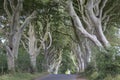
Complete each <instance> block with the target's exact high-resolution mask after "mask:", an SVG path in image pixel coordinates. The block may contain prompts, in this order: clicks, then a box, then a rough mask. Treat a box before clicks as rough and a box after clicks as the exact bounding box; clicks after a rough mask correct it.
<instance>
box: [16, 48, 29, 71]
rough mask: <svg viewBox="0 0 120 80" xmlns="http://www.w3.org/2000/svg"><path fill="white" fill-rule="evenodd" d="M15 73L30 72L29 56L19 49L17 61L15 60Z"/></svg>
mask: <svg viewBox="0 0 120 80" xmlns="http://www.w3.org/2000/svg"><path fill="white" fill-rule="evenodd" d="M16 67H17V71H24V72H28V71H30V58H29V54H28V53H27V52H26V51H25V50H24V49H23V48H20V49H19V54H18V60H17V66H16Z"/></svg>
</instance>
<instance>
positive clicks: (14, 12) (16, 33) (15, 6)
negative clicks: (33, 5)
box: [4, 0, 36, 72]
mask: <svg viewBox="0 0 120 80" xmlns="http://www.w3.org/2000/svg"><path fill="white" fill-rule="evenodd" d="M4 10H5V12H6V14H7V18H8V24H9V34H8V44H7V45H6V52H7V60H8V70H10V71H13V72H14V71H15V66H16V64H15V63H16V62H15V61H16V60H17V57H18V48H19V44H20V40H21V35H22V32H23V30H24V29H25V27H26V26H27V25H28V24H29V23H30V22H31V20H32V19H33V18H35V15H36V11H33V12H32V14H31V15H29V16H28V17H27V18H26V19H25V20H24V22H23V23H22V24H21V23H20V16H22V15H21V12H22V10H23V0H17V1H14V0H4Z"/></svg>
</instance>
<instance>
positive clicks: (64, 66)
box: [59, 48, 76, 73]
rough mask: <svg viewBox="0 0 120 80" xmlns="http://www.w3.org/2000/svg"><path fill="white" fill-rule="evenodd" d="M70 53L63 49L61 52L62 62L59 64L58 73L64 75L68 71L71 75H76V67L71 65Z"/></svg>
mask: <svg viewBox="0 0 120 80" xmlns="http://www.w3.org/2000/svg"><path fill="white" fill-rule="evenodd" d="M70 52H71V51H69V50H67V49H66V48H65V50H63V55H62V57H63V58H62V62H61V67H60V70H59V73H65V72H66V71H67V70H68V69H69V70H70V72H71V73H76V67H75V66H74V64H73V61H72V59H70Z"/></svg>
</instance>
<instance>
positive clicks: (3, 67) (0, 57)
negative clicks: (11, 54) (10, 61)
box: [0, 50, 7, 74]
mask: <svg viewBox="0 0 120 80" xmlns="http://www.w3.org/2000/svg"><path fill="white" fill-rule="evenodd" d="M5 72H7V59H6V54H5V53H4V51H3V50H1V52H0V73H1V74H3V73H5Z"/></svg>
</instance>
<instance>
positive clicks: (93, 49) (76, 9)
mask: <svg viewBox="0 0 120 80" xmlns="http://www.w3.org/2000/svg"><path fill="white" fill-rule="evenodd" d="M119 3H120V1H119V0H115V1H112V0H67V1H66V0H16V1H15V0H1V1H0V4H1V5H0V11H1V12H0V40H1V46H0V47H1V56H4V58H3V60H2V61H3V62H6V63H5V64H7V69H6V70H8V71H11V72H15V71H17V70H19V69H18V67H19V66H20V64H21V65H22V63H21V62H20V60H21V61H24V57H25V56H26V58H28V59H29V60H28V64H29V65H28V71H31V72H37V71H47V72H50V73H55V74H57V73H65V72H66V71H67V70H68V69H70V71H71V72H72V73H75V72H84V71H85V70H86V69H88V67H89V65H91V64H92V67H95V69H96V70H98V69H99V67H98V65H101V63H97V60H96V58H97V56H98V55H99V54H102V53H104V54H107V53H108V54H107V55H108V56H109V54H110V53H109V50H110V49H111V48H112V51H114V50H113V47H114V48H115V49H116V48H117V50H116V52H115V53H116V54H115V55H118V52H119V50H118V49H119V36H118V35H119V22H120V19H119V18H120V12H119V8H120V6H119ZM112 51H111V52H112ZM3 54H4V55H3ZM24 54H25V56H22V55H24ZM102 56H106V55H102ZM110 56H111V54H110ZM112 56H114V54H112ZM20 57H21V58H20ZM22 58H23V60H22ZM104 58H105V57H104ZM110 59H112V58H111V57H110ZM25 60H27V59H25ZM98 62H99V60H98ZM67 64H68V65H67ZM5 66H6V65H5ZM24 66H27V65H24ZM105 66H106V65H105ZM22 67H23V66H22ZM26 68H27V67H26ZM26 68H24V69H26ZM1 70H2V68H1Z"/></svg>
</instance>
